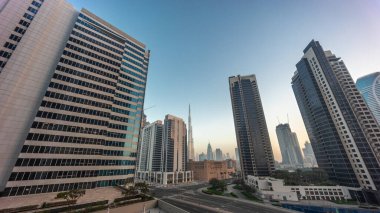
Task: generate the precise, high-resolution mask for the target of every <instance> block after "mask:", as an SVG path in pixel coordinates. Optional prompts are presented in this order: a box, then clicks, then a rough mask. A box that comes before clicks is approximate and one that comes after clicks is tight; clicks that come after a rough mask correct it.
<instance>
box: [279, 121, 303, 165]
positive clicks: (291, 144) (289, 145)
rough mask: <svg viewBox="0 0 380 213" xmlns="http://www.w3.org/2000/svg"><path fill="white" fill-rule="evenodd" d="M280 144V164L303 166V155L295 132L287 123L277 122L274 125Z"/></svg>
mask: <svg viewBox="0 0 380 213" xmlns="http://www.w3.org/2000/svg"><path fill="white" fill-rule="evenodd" d="M276 134H277V139H278V143H279V145H280V150H281V156H282V164H284V165H288V166H290V167H293V168H300V167H303V157H302V153H301V148H300V145H299V143H298V139H297V135H296V133H294V132H292V131H291V129H290V126H289V124H279V125H278V126H277V127H276Z"/></svg>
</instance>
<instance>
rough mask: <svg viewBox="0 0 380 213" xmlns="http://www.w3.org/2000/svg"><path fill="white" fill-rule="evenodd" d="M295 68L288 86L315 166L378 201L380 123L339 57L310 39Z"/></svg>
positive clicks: (337, 181) (333, 179) (334, 179)
mask: <svg viewBox="0 0 380 213" xmlns="http://www.w3.org/2000/svg"><path fill="white" fill-rule="evenodd" d="M296 67H297V71H296V72H295V74H294V76H293V78H292V87H293V91H294V94H295V96H296V99H297V103H298V106H299V108H300V111H301V114H302V118H303V120H304V123H305V126H306V130H307V132H308V135H309V139H310V142H311V145H312V147H313V150H314V153H315V157H316V159H317V162H318V166H319V167H320V168H322V169H324V170H325V171H326V172H327V173H328V175H329V177H330V179H331V180H332V181H334V182H335V183H337V184H340V185H344V186H351V187H361V188H362V189H363V191H364V192H365V193H364V194H365V196H366V197H367V201H368V202H375V200H376V199H377V200H380V199H379V198H380V196H379V191H378V190H379V188H380V166H379V156H380V155H379V151H380V150H379V149H378V146H380V128H379V125H378V124H377V122H376V120H375V118H374V116H373V114H372V113H371V112H370V110H369V108H368V107H367V105H366V104H365V101H364V98H363V96H362V95H361V94H360V93H359V91H358V89H357V88H356V86H355V83H354V81H353V79H352V77H351V75H350V73H349V72H348V70H347V68H346V66H345V64H344V62H343V61H342V60H341V59H340V58H338V57H336V56H335V55H334V54H332V53H331V51H324V50H323V49H322V47H321V45H320V44H319V42H317V41H314V40H313V41H311V42H310V43H309V45H308V46H307V47H306V48H305V49H304V56H303V57H302V59H301V60H300V61H299V62H298V63H297V65H296ZM376 197H377V198H376Z"/></svg>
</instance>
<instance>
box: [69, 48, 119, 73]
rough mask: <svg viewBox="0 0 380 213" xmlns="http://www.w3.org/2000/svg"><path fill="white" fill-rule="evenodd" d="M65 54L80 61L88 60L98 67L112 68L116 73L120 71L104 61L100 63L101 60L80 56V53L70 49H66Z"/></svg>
mask: <svg viewBox="0 0 380 213" xmlns="http://www.w3.org/2000/svg"><path fill="white" fill-rule="evenodd" d="M63 55H66V56H68V57H71V58H75V59H77V60H79V61H83V62H86V63H88V64H91V65H94V66H97V67H100V68H103V69H106V70H110V71H112V72H116V73H118V72H119V70H118V69H116V68H113V67H111V66H108V65H106V64H103V63H100V62H97V61H94V60H91V59H89V58H86V57H84V56H80V55H78V54H75V53H72V52H69V51H67V50H64V51H63Z"/></svg>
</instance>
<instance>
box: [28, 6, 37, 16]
mask: <svg viewBox="0 0 380 213" xmlns="http://www.w3.org/2000/svg"><path fill="white" fill-rule="evenodd" d="M28 11H30V12H32V13H34V14H37V12H38V10H37V9H35V8H33V7H29V8H28Z"/></svg>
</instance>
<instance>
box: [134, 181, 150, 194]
mask: <svg viewBox="0 0 380 213" xmlns="http://www.w3.org/2000/svg"><path fill="white" fill-rule="evenodd" d="M135 187H136V189H138V190H140V192H141V193H143V194H146V193H148V192H149V188H148V184H146V183H145V182H139V183H135Z"/></svg>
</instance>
